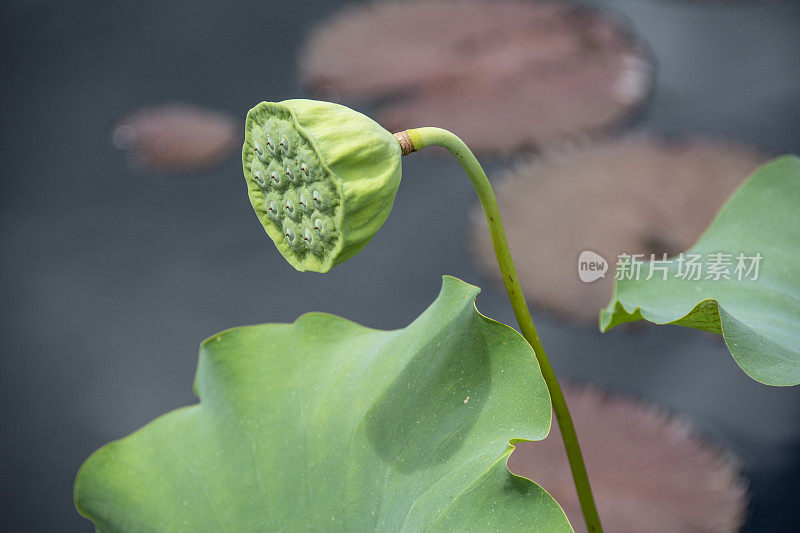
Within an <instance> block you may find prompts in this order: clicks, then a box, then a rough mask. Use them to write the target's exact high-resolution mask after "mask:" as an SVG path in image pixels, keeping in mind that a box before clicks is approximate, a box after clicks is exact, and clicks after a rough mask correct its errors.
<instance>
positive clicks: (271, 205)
mask: <svg viewBox="0 0 800 533" xmlns="http://www.w3.org/2000/svg"><path fill="white" fill-rule="evenodd" d="M267 209H269V212H270V213H272V214H273V215H274V214H277V213H278V204H276V203H275V202H274V201H271V202H270V203H269V207H268V208H267Z"/></svg>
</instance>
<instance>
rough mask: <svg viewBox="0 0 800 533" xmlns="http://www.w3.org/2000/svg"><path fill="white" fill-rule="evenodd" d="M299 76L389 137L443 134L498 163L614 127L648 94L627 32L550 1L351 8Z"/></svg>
mask: <svg viewBox="0 0 800 533" xmlns="http://www.w3.org/2000/svg"><path fill="white" fill-rule="evenodd" d="M298 68H299V71H300V76H301V79H302V81H303V84H304V85H305V86H307V87H309V88H310V89H311V90H312V91H314V92H315V93H316V94H318V95H320V96H322V97H324V98H325V99H333V100H339V99H341V100H342V101H344V102H357V101H361V102H364V101H367V102H371V103H375V104H377V106H376V107H377V108H376V109H375V116H376V117H377V120H378V122H380V123H381V124H382V125H383V126H384V127H386V128H387V129H389V130H403V129H407V128H415V127H420V126H440V127H443V128H446V129H448V130H451V131H452V132H454V133H455V134H457V135H458V136H460V137H461V138H462V139H464V141H465V142H466V143H467V144H468V145H469V146H470V148H472V149H473V150H476V151H480V152H483V153H495V154H497V153H501V154H502V153H505V152H506V151H507V150H514V149H519V148H528V147H532V146H535V147H539V146H541V145H542V144H544V143H547V142H550V141H553V140H559V139H572V138H575V137H580V136H583V135H585V134H590V135H591V134H595V133H598V132H601V131H604V130H607V129H609V128H612V127H615V126H618V125H620V124H622V123H624V122H626V121H627V120H628V119H629V118H630V117H631V116H632V114H633V113H634V112H635V111H636V110H637V109H639V108H640V107H641V106H642V105H643V104H644V101H645V99H646V97H647V95H648V94H649V92H650V87H651V83H652V68H651V66H650V62H649V57H648V54H647V52H646V51H645V49H644V46H643V45H642V44H641V42H640V41H639V40H638V39H636V38H635V37H634V36H633V34H632V32H631V31H630V30H629V28H628V25H627V24H625V23H624V22H623V21H622V20H620V19H619V18H618V17H616V16H614V15H613V14H611V13H608V12H605V11H602V10H599V9H596V8H590V7H587V6H584V5H578V4H577V3H575V2H563V1H554V0H542V1H537V2H519V1H509V0H500V1H486V0H469V1H464V0H437V1H429V0H414V1H393V2H378V3H375V2H371V3H370V2H361V3H357V4H353V5H351V6H348V7H346V8H344V9H343V10H341V11H340V12H338V13H337V14H335V15H333V16H332V17H330V18H328V19H326V20H324V21H323V22H321V23H320V24H318V25H317V26H315V27H314V28H313V29H312V30H311V31H310V32H309V35H308V37H307V40H306V44H305V45H304V47H303V49H302V51H301V53H300V58H299V67H298Z"/></svg>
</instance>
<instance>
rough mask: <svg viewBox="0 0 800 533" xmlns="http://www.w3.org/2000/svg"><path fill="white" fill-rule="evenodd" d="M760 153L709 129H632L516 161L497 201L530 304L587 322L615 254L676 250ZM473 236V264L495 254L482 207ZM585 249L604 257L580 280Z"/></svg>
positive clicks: (598, 304)
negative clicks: (666, 133)
mask: <svg viewBox="0 0 800 533" xmlns="http://www.w3.org/2000/svg"><path fill="white" fill-rule="evenodd" d="M766 160H767V156H765V155H764V154H763V153H760V152H759V151H757V150H754V149H752V148H750V147H747V146H742V145H737V144H734V143H730V142H727V141H724V140H719V139H712V138H689V139H682V140H678V139H673V140H665V139H663V138H659V137H655V136H653V135H644V134H631V135H627V136H625V137H623V138H621V139H615V140H611V141H606V142H600V143H592V144H589V145H588V146H577V147H567V148H565V149H561V150H558V151H557V150H556V149H555V148H553V149H552V150H550V151H548V152H546V153H544V154H543V155H542V156H541V157H539V158H537V159H536V160H534V161H533V162H532V163H528V164H523V165H519V166H518V167H517V168H516V169H514V170H513V171H512V172H511V173H510V176H509V178H510V179H508V180H506V181H505V182H502V183H499V185H498V187H497V200H498V202H499V204H500V212H501V213H502V214H503V222H504V225H505V228H506V232H507V234H508V240H509V242H510V244H511V249H512V250H513V251H514V259H515V260H516V262H517V267H518V270H519V280H520V282H521V283H522V288H523V290H524V291H525V294H526V296H528V297H529V298H530V299H531V300H532V301H533V302H534V303H535V304H537V305H539V306H541V307H542V308H546V309H547V310H549V311H551V312H553V313H554V314H557V315H559V316H562V317H566V318H569V319H571V320H572V321H575V322H577V323H582V324H586V325H592V326H594V325H595V324H597V312H598V311H599V310H600V309H602V308H603V307H604V306H605V305H606V304H607V303H608V300H609V298H611V294H612V291H613V279H614V272H613V265H614V260H615V259H616V257H617V255H618V254H619V253H622V252H625V253H628V254H633V253H645V254H648V258H649V254H650V253H655V254H657V257H661V254H662V253H664V252H667V253H670V254H671V253H676V252H679V251H681V250H685V249H686V248H688V247H690V246H691V245H692V244H693V243H694V242H696V241H697V238H698V237H699V236H700V235H701V234H702V232H703V230H704V229H705V228H706V227H707V226H708V224H709V223H710V222H711V220H712V218H713V214H714V212H716V210H717V209H719V208H720V207H721V206H722V204H723V203H724V202H725V198H727V197H728V196H729V195H730V193H732V192H733V191H734V190H735V189H736V187H737V186H738V185H739V184H741V182H742V181H744V180H745V178H746V177H747V175H748V174H750V173H751V172H752V171H753V170H755V169H756V168H757V167H758V166H759V165H760V164H761V163H763V162H764V161H766ZM475 215H476V216H475V217H474V218H473V219H472V221H471V231H470V236H471V243H472V244H473V245H474V251H475V253H476V256H477V259H478V261H479V264H480V266H481V267H482V268H483V269H484V270H485V271H486V272H489V273H492V274H493V275H495V276H497V279H498V280H499V279H500V278H499V276H500V274H499V271H498V269H497V260H496V259H495V256H494V249H493V248H492V244H491V241H490V239H489V233H488V231H487V230H486V222H485V221H484V219H483V213H482V212H481V211H480V210H476V211H475ZM585 250H591V251H593V252H595V253H598V254H600V255H601V256H602V257H603V258H605V259H606V261H608V263H609V264H610V265H611V269H612V270H611V272H610V273H607V274H606V276H605V278H600V279H597V280H595V281H593V282H591V283H584V282H583V281H581V279H580V278H579V277H578V273H577V267H578V258H579V256H580V254H581V252H583V251H585Z"/></svg>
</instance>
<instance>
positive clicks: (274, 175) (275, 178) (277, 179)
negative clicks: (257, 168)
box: [269, 170, 281, 185]
mask: <svg viewBox="0 0 800 533" xmlns="http://www.w3.org/2000/svg"><path fill="white" fill-rule="evenodd" d="M269 177H270V178H272V181H274V182H275V185H280V184H281V177H280V174H278V171H277V170H273V171H272V174H270V175H269Z"/></svg>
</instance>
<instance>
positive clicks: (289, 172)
mask: <svg viewBox="0 0 800 533" xmlns="http://www.w3.org/2000/svg"><path fill="white" fill-rule="evenodd" d="M286 177H287V178H289V181H293V180H294V172H292V169H291V168H289V167H288V166H287V167H286Z"/></svg>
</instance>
